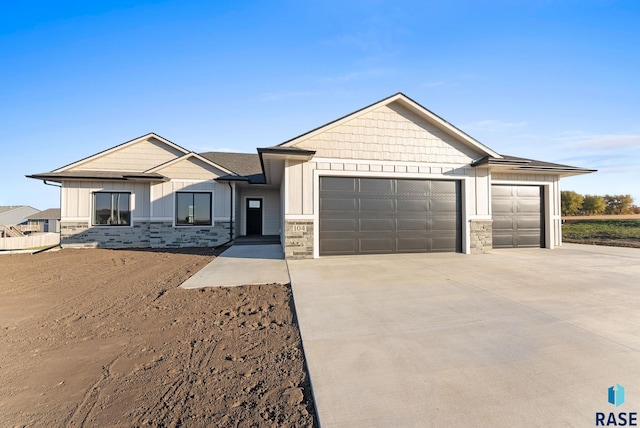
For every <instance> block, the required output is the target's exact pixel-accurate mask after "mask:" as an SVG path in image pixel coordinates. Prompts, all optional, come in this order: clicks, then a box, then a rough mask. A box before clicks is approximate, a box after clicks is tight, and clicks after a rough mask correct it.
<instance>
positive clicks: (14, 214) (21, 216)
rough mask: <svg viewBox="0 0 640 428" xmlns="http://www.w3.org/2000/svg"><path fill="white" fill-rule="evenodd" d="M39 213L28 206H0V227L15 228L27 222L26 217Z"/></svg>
mask: <svg viewBox="0 0 640 428" xmlns="http://www.w3.org/2000/svg"><path fill="white" fill-rule="evenodd" d="M38 212H40V211H39V210H38V209H36V208H33V207H30V206H28V205H4V206H0V226H15V225H18V224H23V223H26V222H27V217H29V216H30V215H32V214H36V213H38Z"/></svg>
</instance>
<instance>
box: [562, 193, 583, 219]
mask: <svg viewBox="0 0 640 428" xmlns="http://www.w3.org/2000/svg"><path fill="white" fill-rule="evenodd" d="M583 202H584V198H583V197H582V195H580V194H578V193H576V192H574V191H573V190H563V191H562V192H560V203H561V210H562V215H576V214H578V212H579V211H580V209H581V208H582V204H583Z"/></svg>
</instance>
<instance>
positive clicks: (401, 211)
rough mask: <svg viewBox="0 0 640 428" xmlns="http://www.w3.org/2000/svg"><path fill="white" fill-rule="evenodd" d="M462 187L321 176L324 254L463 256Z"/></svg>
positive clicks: (440, 182) (435, 182) (436, 182)
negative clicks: (433, 253)
mask: <svg viewBox="0 0 640 428" xmlns="http://www.w3.org/2000/svg"><path fill="white" fill-rule="evenodd" d="M460 200H461V199H460V182H459V181H444V180H412V179H394V178H357V177H320V225H319V244H320V255H321V256H323V255H324V256H327V255H348V254H389V253H428V252H460V251H462V244H461V242H462V239H461V230H462V224H461V219H462V215H461V201H460Z"/></svg>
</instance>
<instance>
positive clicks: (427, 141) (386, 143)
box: [296, 103, 482, 164]
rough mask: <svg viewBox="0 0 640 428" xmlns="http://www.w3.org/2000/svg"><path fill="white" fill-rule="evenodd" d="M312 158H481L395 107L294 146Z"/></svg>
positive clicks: (430, 160) (449, 160) (437, 160)
mask: <svg viewBox="0 0 640 428" xmlns="http://www.w3.org/2000/svg"><path fill="white" fill-rule="evenodd" d="M296 147H299V148H303V149H311V150H315V151H316V157H327V158H341V159H369V160H386V161H399V162H409V161H415V162H426V163H450V164H464V163H470V162H471V161H472V160H474V159H477V158H478V157H480V156H481V155H482V154H481V153H480V152H478V151H477V150H475V149H473V148H471V147H469V146H467V145H466V144H464V143H462V142H460V141H458V140H457V139H456V138H454V137H452V136H450V135H448V134H446V133H445V132H443V131H441V130H440V129H439V128H437V127H436V126H434V125H433V124H431V123H430V122H428V121H427V120H425V119H424V118H422V117H421V116H419V115H417V114H415V113H413V112H411V111H410V110H408V109H407V108H405V107H402V106H401V105H400V104H398V103H392V104H389V105H387V106H381V107H379V108H377V109H376V110H373V111H371V112H368V113H365V114H363V115H361V116H357V117H354V118H353V119H351V120H349V121H347V122H345V123H342V124H340V125H337V126H335V127H333V128H329V129H327V130H326V131H325V132H322V133H321V134H318V135H314V136H312V137H310V138H308V139H306V140H303V141H301V142H300V143H298V144H296Z"/></svg>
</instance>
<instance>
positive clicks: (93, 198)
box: [91, 190, 133, 227]
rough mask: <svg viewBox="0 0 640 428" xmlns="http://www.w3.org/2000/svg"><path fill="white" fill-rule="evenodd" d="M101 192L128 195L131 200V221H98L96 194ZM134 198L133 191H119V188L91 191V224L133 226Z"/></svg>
mask: <svg viewBox="0 0 640 428" xmlns="http://www.w3.org/2000/svg"><path fill="white" fill-rule="evenodd" d="M99 193H105V194H110V195H113V194H114V193H119V194H123V195H127V198H128V202H129V209H128V212H129V222H128V223H126V224H102V223H97V222H96V220H97V218H96V217H97V215H96V214H97V213H96V195H97V194H99ZM132 200H133V192H128V191H124V192H123V191H119V190H96V191H94V192H91V205H92V206H91V225H92V226H93V227H131V226H133V209H132V205H133V204H132Z"/></svg>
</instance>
